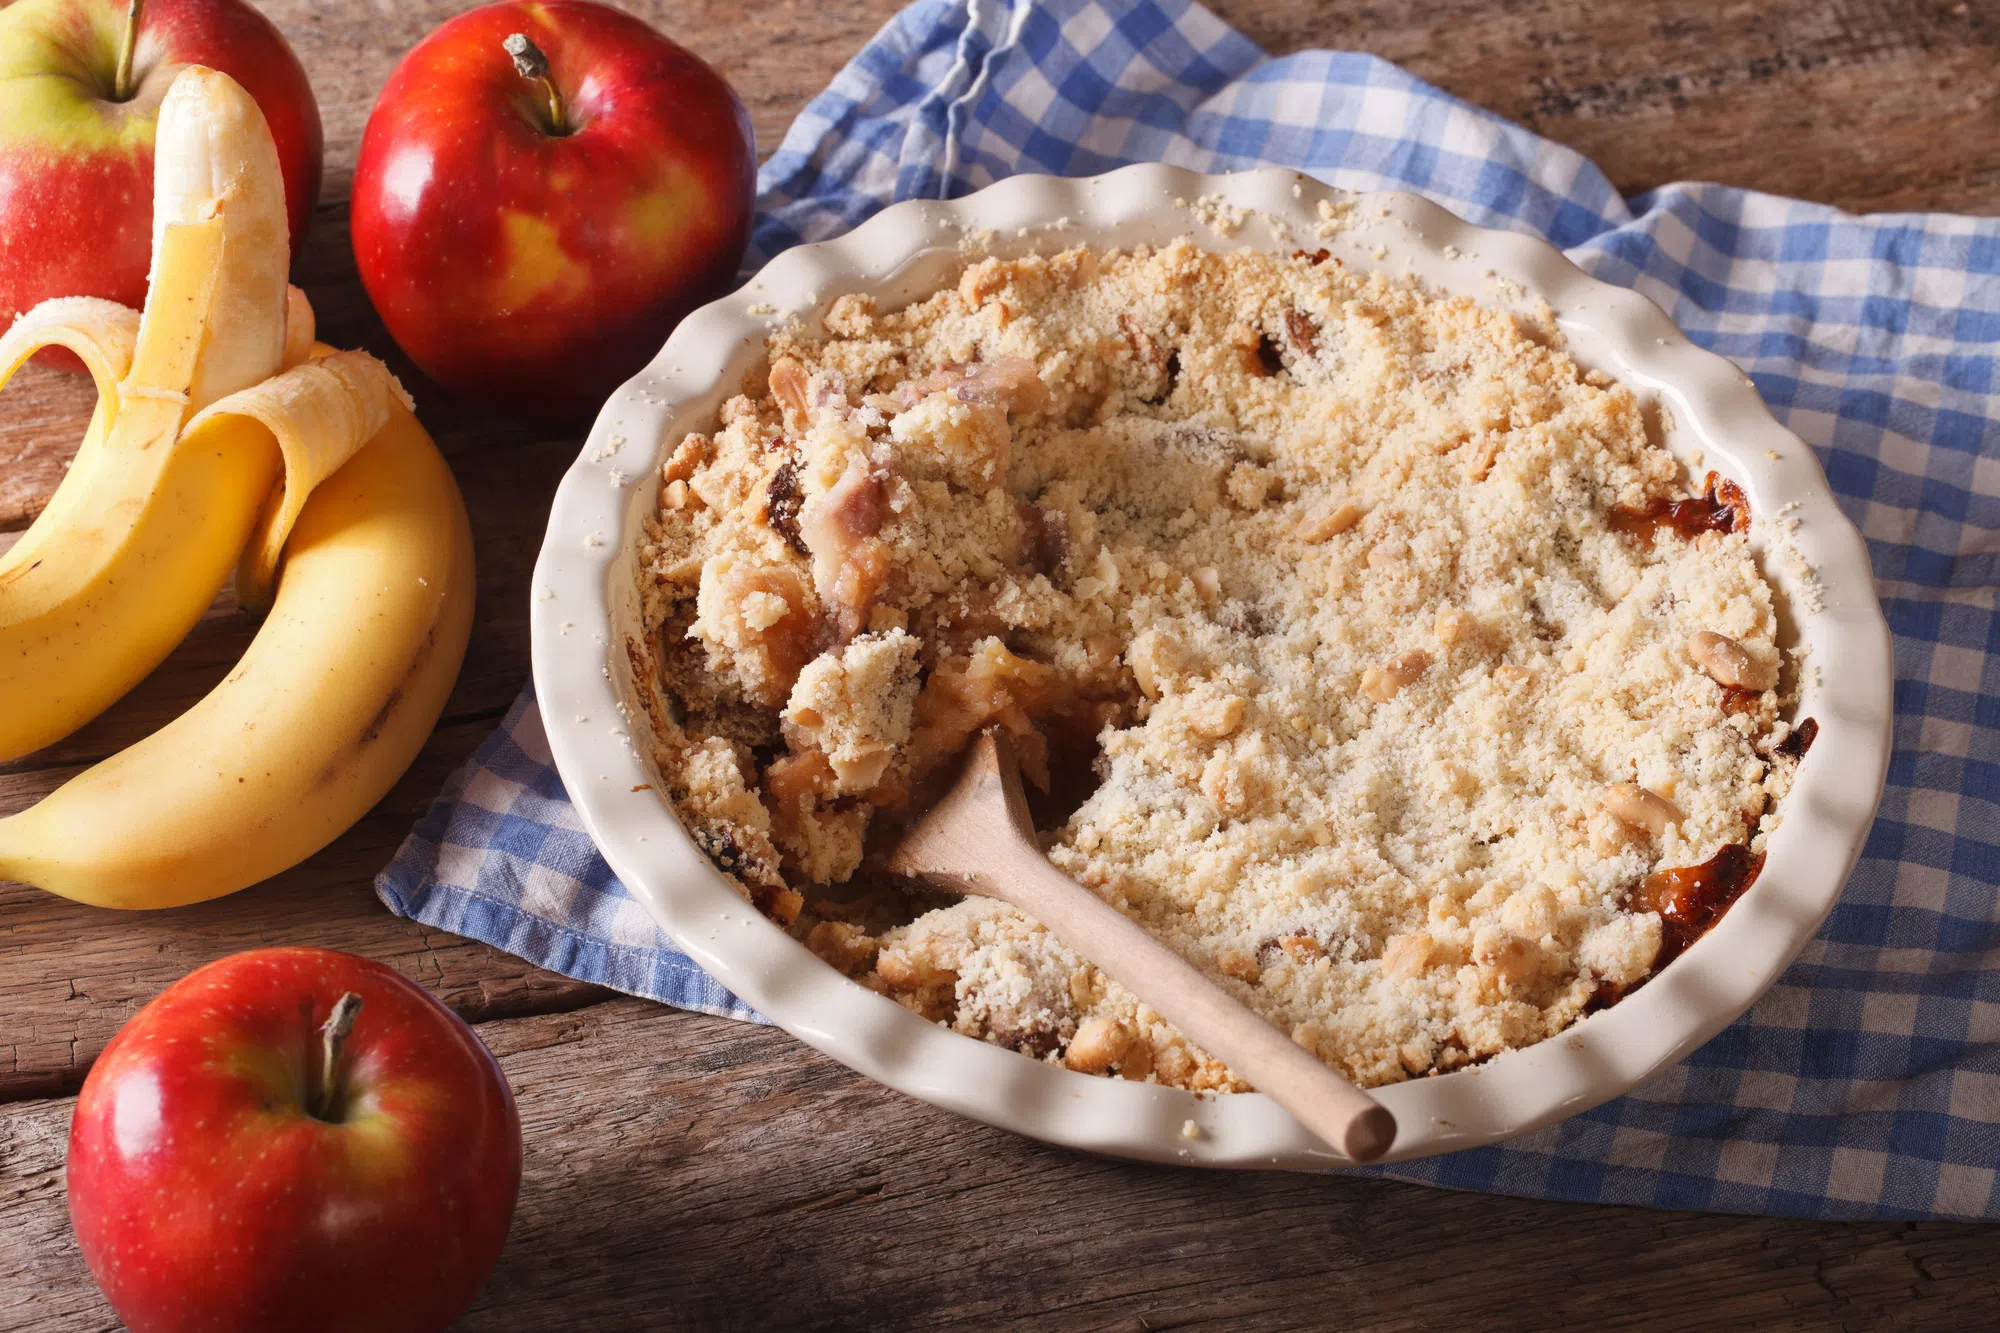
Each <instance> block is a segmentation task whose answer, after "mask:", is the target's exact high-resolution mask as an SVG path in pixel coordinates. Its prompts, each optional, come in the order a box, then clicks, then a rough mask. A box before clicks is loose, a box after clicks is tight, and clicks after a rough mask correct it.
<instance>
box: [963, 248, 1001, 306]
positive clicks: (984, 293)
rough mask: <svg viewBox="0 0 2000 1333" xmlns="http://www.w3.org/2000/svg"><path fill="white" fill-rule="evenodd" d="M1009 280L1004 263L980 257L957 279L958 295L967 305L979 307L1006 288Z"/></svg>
mask: <svg viewBox="0 0 2000 1333" xmlns="http://www.w3.org/2000/svg"><path fill="white" fill-rule="evenodd" d="M1009 280H1010V275H1009V271H1008V268H1007V266H1006V265H1004V264H1002V263H1001V261H999V260H998V259H982V260H980V261H979V262H978V263H977V264H974V265H973V266H972V267H971V268H968V269H966V270H965V272H964V273H963V274H962V275H960V277H959V279H958V295H959V299H961V300H963V301H964V302H965V303H966V304H967V305H969V306H971V307H973V308H974V309H977V308H979V307H980V306H983V305H985V304H986V303H987V301H989V300H991V299H992V298H993V297H995V296H998V295H999V294H1000V293H1001V292H1003V291H1005V290H1007V283H1008V282H1009Z"/></svg>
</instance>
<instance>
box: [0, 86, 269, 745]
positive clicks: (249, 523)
mask: <svg viewBox="0 0 2000 1333" xmlns="http://www.w3.org/2000/svg"><path fill="white" fill-rule="evenodd" d="M155 152H156V161H157V165H156V168H155V176H154V201H153V209H154V226H155V232H154V251H153V267H152V274H151V288H150V291H149V293H148V295H147V300H146V309H145V311H144V312H143V313H142V314H140V315H139V316H137V317H136V330H134V328H133V321H132V319H131V317H130V312H126V314H125V316H119V315H116V314H114V313H112V312H111V311H107V310H106V309H104V307H105V306H106V305H108V304H109V303H106V302H93V303H89V304H87V305H79V304H78V303H77V302H76V300H75V298H70V299H69V300H67V301H65V302H54V303H47V304H45V305H43V306H40V307H37V308H36V310H34V311H31V312H29V314H28V315H27V316H25V317H23V319H22V320H21V321H20V322H19V323H18V324H17V325H16V326H15V327H14V328H12V329H10V330H9V331H8V333H7V335H6V337H5V338H0V383H4V377H5V375H7V374H11V372H12V371H13V370H14V369H15V368H16V367H18V365H19V364H20V363H21V362H22V361H24V360H25V359H26V357H27V355H28V354H31V353H32V352H34V351H36V350H38V349H39V348H40V347H42V346H45V345H49V344H60V345H63V346H68V347H70V348H71V349H72V350H76V351H78V352H79V354H80V355H83V357H84V361H85V364H86V365H87V366H88V367H89V368H90V370H91V373H92V375H93V376H94V377H95V378H96V379H97V382H98V386H99V403H98V410H97V413H96V415H95V417H94V419H93V422H92V426H91V429H90V432H89V433H88V434H87V435H86V437H85V440H84V444H83V446H82V447H81V448H80V449H79V451H78V455H77V459H76V461H75V462H74V463H72V464H71V467H70V470H69V473H68V475H66V476H65V477H64V479H63V483H62V485H61V486H60V487H59V488H58V489H57V491H56V494H55V496H54V497H53V498H52V499H51V501H50V503H49V506H48V508H47V509H46V510H44V511H43V513H42V514H41V515H40V516H39V517H38V518H37V519H36V521H35V523H34V524H33V525H32V526H31V527H30V528H29V529H28V531H27V532H26V533H25V534H24V535H23V536H22V538H21V539H20V541H19V542H18V543H16V545H15V546H14V547H13V548H12V549H11V550H9V551H7V552H6V553H5V554H4V555H0V700H5V701H6V707H5V708H4V709H0V762H4V761H6V760H9V759H14V758H18V757H19V756H21V755H23V754H26V753H28V752H29V751H31V750H35V749H39V748H40V747H42V746H44V745H47V744H49V743H50V742H52V741H55V740H58V739H60V738H61V737H63V736H66V735H68V734H69V733H70V732H72V731H74V730H75V729H76V728H77V727H79V726H82V725H83V724H84V723H85V722H87V721H89V720H90V719H91V718H93V717H95V716H97V714H98V713H100V712H102V711H103V710H104V709H105V708H107V707H109V706H110V705H111V704H112V703H113V702H115V701H116V700H117V699H118V698H120V697H121V696H122V695H124V694H125V692H126V691H127V690H129V689H131V688H132V686H133V685H135V684H137V683H138V682H139V681H140V680H141V679H142V678H143V677H144V676H145V675H146V674H147V673H148V672H150V671H151V670H152V669H153V668H154V667H155V666H157V665H159V663H160V661H161V660H162V659H163V658H165V657H166V655H167V654H168V653H169V652H171V651H172V650H173V647H174V645H175V644H177V643H179V642H180V641H181V639H182V638H184V637H185V636H186V634H187V632H188V630H189V629H191V628H192V627H193V626H194V623H195V622H196V621H197V620H199V619H200V618H201V616H202V613H203V612H204V611H206V610H207V609H208V606H209V603H210V602H211V601H212V600H213V599H214V596H215V593H216V591H217V590H218V589H219V588H220V587H221V586H222V584H223V582H224V581H225V580H226V579H227V578H228V576H229V571H230V568H231V567H232V566H233V565H235V563H236V560H237V556H238V554H239V553H240V552H241V551H242V550H243V547H244V545H245V543H246V542H247V541H248V540H249V538H250V535H251V533H252V531H253V530H254V527H255V525H256V523H257V522H258V517H259V514H260V513H261V512H262V511H263V510H264V509H265V507H266V503H267V501H268V499H269V497H270V495H271V492H272V490H273V488H274V487H275V486H276V485H277V484H278V480H279V476H280V459H279V456H278V455H277V454H276V453H274V452H273V451H272V450H271V449H270V447H269V443H268V441H259V440H255V439H254V437H252V436H248V435H242V434H237V435H232V436H229V437H227V439H226V440H224V441H223V442H222V443H223V444H224V445H226V444H234V443H237V442H242V441H248V442H249V444H250V445H251V446H252V447H248V448H228V447H222V445H217V446H215V447H199V448H190V447H187V445H186V441H185V440H184V439H183V436H182V428H183V426H184V425H185V424H186V423H187V420H188V418H189V417H190V416H191V415H192V414H193V413H195V412H197V411H199V410H200V409H201V408H203V407H205V406H206V405H208V404H209V403H210V402H213V401H214V400H216V399H218V398H221V397H224V396H226V395H228V394H231V393H234V392H236V391H238V390H241V389H245V388H249V387H251V386H253V385H256V384H259V383H261V382H263V381H265V380H267V379H269V378H270V377H271V376H272V375H274V374H275V373H277V371H278V369H279V367H280V366H281V365H282V364H283V361H284V357H285V352H286V323H287V306H288V303H289V302H290V300H291V298H290V295H289V292H288V289H287V286H286V283H285V263H286V255H287V254H288V250H287V242H286V239H285V238H286V222H285V201H284V188H283V181H282V177H281V175H280V174H279V170H278V162H277V150H276V148H275V147H274V146H273V144H272V141H271V134H270V130H269V129H268V128H267V127H266V126H265V124H264V118H263V114H262V113H261V112H260V111H259V110H258V109H257V104H256V102H255V101H253V100H252V99H251V98H250V96H249V94H247V93H245V92H244V91H243V89H242V88H241V87H239V86H238V85H237V84H236V83H235V82H234V81H233V80H231V79H230V78H229V77H228V76H227V75H224V74H218V73H216V72H215V71H213V70H209V69H204V68H201V67H199V66H192V67H190V68H188V69H187V70H185V71H183V72H182V73H181V74H180V75H179V76H178V77H177V78H176V79H175V81H174V84H173V86H172V87H171V88H170V89H169V90H168V92H167V96H166V99H165V100H164V102H163V103H162V105H161V108H160V122H159V129H158V133H157V139H156V150H155ZM52 307H54V308H52ZM121 360H122V362H124V363H125V367H124V370H123V373H122V374H120V375H117V377H116V379H115V383H110V381H112V379H113V376H114V374H115V373H116V372H117V371H118V369H119V367H120V364H121Z"/></svg>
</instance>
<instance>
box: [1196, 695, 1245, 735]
mask: <svg viewBox="0 0 2000 1333" xmlns="http://www.w3.org/2000/svg"><path fill="white" fill-rule="evenodd" d="M1243 707H1244V705H1243V700H1242V699H1241V698H1240V697H1238V696H1237V695H1233V694H1231V695H1226V696H1223V697H1220V698H1209V699H1205V700H1203V701H1202V702H1201V703H1200V704H1198V705H1197V706H1196V707H1195V708H1194V709H1193V710H1192V711H1191V712H1190V713H1189V716H1188V725H1189V726H1191V727H1193V728H1194V731H1195V734H1197V735H1200V736H1206V737H1207V738H1208V739H1210V740H1212V741H1219V740H1221V739H1222V738H1223V737H1225V736H1233V735H1235V734H1236V729H1237V728H1238V727H1241V726H1242V725H1243Z"/></svg>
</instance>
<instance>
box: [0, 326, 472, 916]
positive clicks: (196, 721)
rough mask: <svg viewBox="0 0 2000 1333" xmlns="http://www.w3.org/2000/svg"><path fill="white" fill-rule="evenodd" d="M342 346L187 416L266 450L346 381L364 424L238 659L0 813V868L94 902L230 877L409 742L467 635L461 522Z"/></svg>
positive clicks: (314, 822)
mask: <svg viewBox="0 0 2000 1333" xmlns="http://www.w3.org/2000/svg"><path fill="white" fill-rule="evenodd" d="M340 358H345V359H340ZM340 358H335V357H328V358H325V359H324V360H322V361H320V362H316V363H313V364H310V365H306V366H301V367H299V368H297V369H295V370H292V371H288V372H286V374H285V375H283V376H280V377H279V378H278V379H276V380H273V381H271V382H270V383H269V384H266V385H263V386H261V387H260V388H259V389H257V390H252V391H251V392H250V394H248V395H239V396H238V397H237V398H232V399H225V400H224V401H223V402H221V403H218V404H217V405H216V406H215V407H214V408H212V409H210V412H209V413H207V414H204V416H203V417H202V418H198V419H197V420H196V421H195V422H194V423H192V424H191V425H190V427H189V432H188V434H189V437H190V442H195V443H203V442H207V443H208V444H213V443H214V441H215V438H216V437H218V436H220V435H243V436H257V435H260V434H261V435H262V436H264V438H265V447H266V448H267V449H268V448H269V447H270V437H271V436H273V435H276V434H278V433H279V432H280V431H282V430H283V429H285V428H286V427H285V425H284V422H285V421H286V418H287V414H288V413H289V414H290V416H291V417H292V418H295V419H297V420H314V421H321V420H324V419H325V415H324V413H325V412H326V411H327V410H328V404H330V403H332V402H334V401H335V400H336V399H338V398H341V397H343V396H344V397H345V399H346V401H347V402H348V403H349V405H350V409H349V422H350V424H349V427H348V429H349V430H350V431H361V430H366V431H367V432H368V433H369V437H370V438H369V439H368V443H367V444H366V445H365V447H363V448H361V450H360V451H359V452H358V453H356V454H354V456H353V457H352V459H351V460H349V461H348V462H347V463H346V464H345V465H344V466H342V467H341V468H340V469H339V470H338V471H336V472H335V473H334V474H333V475H332V476H331V477H329V478H328V479H327V480H325V481H324V482H323V483H321V484H320V485H319V486H318V487H317V488H316V489H314V490H313V492H312V494H311V495H310V497H309V498H307V499H306V500H305V502H304V503H303V505H302V506H301V507H300V509H299V513H298V517H297V522H296V524H295V525H293V526H292V528H291V531H290V536H289V540H288V541H286V542H285V544H284V560H283V565H282V569H281V570H280V572H279V574H278V577H277V587H276V596H275V600H274V601H273V604H272V606H271V610H270V614H269V615H268V616H267V617H266V619H265V621H264V623H263V625H262V626H261V627H260V628H259V630H258V632H257V636H256V638H255V639H254V640H252V642H251V644H250V648H249V650H248V651H247V652H246V653H245V654H244V656H243V660H242V661H241V662H240V663H239V664H238V665H237V667H236V669H235V670H234V671H232V672H231V673H230V674H229V676H228V677H227V678H226V679H225V680H224V681H223V682H222V683H221V684H220V685H218V686H217V687H216V688H215V690H214V691H213V692H211V693H210V694H209V695H208V696H207V697H206V698H205V699H203V700H202V701H201V702H200V703H198V704H196V705H195V706H194V707H193V708H192V709H190V710H189V711H188V712H187V713H185V714H183V715H182V716H181V717H180V718H178V719H176V720H175V721H173V722H171V723H169V724H167V725H166V726H165V727H163V728H162V729H161V730H159V731H158V732H156V733H154V734H153V735H152V736H149V737H147V738H146V739H145V740H143V741H140V742H139V743H138V744H136V745H134V746H132V747H131V748H130V749H128V750H125V751H124V752H122V753H120V754H117V755H114V756H113V757H112V758H110V759H107V760H105V761H104V762H103V763H101V764H98V765H97V766H96V767H94V768H91V769H88V770H86V771H85V772H83V773H81V774H79V775H78V776H76V777H75V778H73V779H71V780H70V781H69V782H68V783H66V784H64V785H63V786H62V787H60V788H58V789H57V790H56V791H55V792H53V793H51V794H50V795H49V796H48V797H47V798H46V799H44V800H43V801H42V802H41V803H40V804H39V805H36V806H33V807H31V808H30V809H28V810H25V811H23V812H22V813H20V814H18V815H14V816H12V817H11V818H8V819H0V879H4V878H8V877H12V878H15V879H20V880H24V881H26V882H28V883H31V884H37V885H40V886H41V887H42V888H45V889H48V890H50V891H51V892H54V893H58V894H61V895H62V896H64V897H67V898H73V899H76V900H77V901H79V902H85V903H91V904H95V905H97V906H103V907H126V908H133V907H174V906H179V905H181V904H184V903H191V902H199V901H202V900H204V899H207V898H213V897H218V896H220V895H222V894H225V893H231V892H234V891H235V890H237V889H240V888H243V887H245V886H246V885H249V884H253V883H256V882H257V881H258V880H261V879H264V878H266V877H267V876H270V875H274V874H276V873H278V872H279V871H281V870H283V869H285V868H287V867H289V866H291V865H294V864H296V863H297V862H299V861H301V860H303V859H304V858H305V857H307V856H310V855H311V854H312V853H313V852H315V851H317V850H319V849H320V848H321V847H323V846H325V845H326V844H327V843H328V842H330V841H332V840H333V839H334V838H335V837H337V836H339V834H340V833H341V832H342V831H344V830H345V829H346V828H347V827H348V826H349V825H351V824H353V823H354V821H355V820H357V819H359V818H360V817H361V816H362V815H363V814H365V813H366V812H367V811H368V809H369V808H370V807H371V806H373V805H374V804H375V802H376V801H378V800H380V799H381V797H382V796H383V795H384V794H385V793H386V792H387V791H388V790H389V788H390V786H392V785H393V784H394V783H395V781H396V779H397V778H398V777H400V776H401V775H402V773H403V771H404V770H405V769H406V768H407V767H408V766H409V764H410V761H411V760H412V759H414V758H415V756H416V754H417V751H418V750H419V749H420V748H422V746H423V743H424V741H425V739H426V738H427V737H428V736H429V735H430V732H431V728H432V727H433V726H434V725H435V724H436V722H437V719H438V715H439V714H440V713H441V712H442V711H443V708H444V704H445V700H446V698H447V696H449V694H450V693H451V688H452V684H453V682H454V681H455V680H456V679H457V676H458V668H459V665H460V663H461V661H462V660H463V658H464V655H465V647H466V642H467V639H468V637H469V636H470V633H471V627H472V606H473V563H472V535H471V529H470V526H469V525H468V523H467V521H466V513H465V504H464V501H463V500H462V499H461V498H460V496H459V492H458V487H457V484H456V483H455V482H454V481H453V479H452V475H451V470H450V468H449V467H448V466H447V465H446V463H445V461H444V459H443V457H442V456H441V455H440V454H439V453H438V450H437V447H436V445H434V444H433V443H432V442H431V439H430V437H429V436H428V435H426V434H425V433H424V430H423V428H422V427H421V426H420V425H418V424H417V421H416V419H415V418H414V417H413V416H411V415H410V412H409V410H408V408H407V407H406V406H405V405H404V404H403V402H402V401H400V397H399V391H398V390H397V389H396V388H395V385H394V381H393V379H391V378H390V377H389V375H388V372H387V370H385V369H383V368H382V366H381V365H380V363H379V362H375V361H374V360H373V358H370V357H366V356H365V354H362V353H343V354H340ZM328 362H333V363H334V364H332V365H328ZM314 371H319V372H320V375H321V376H322V378H316V379H314V380H313V381H312V382H311V383H305V382H303V381H293V382H292V383H290V384H287V383H286V381H288V380H292V378H293V377H294V376H304V375H308V374H309V373H310V372H314ZM357 384H358V385H360V386H361V387H360V389H359V390H358V391H355V390H354V389H353V386H354V385H357ZM336 386H338V387H336ZM266 391H270V392H266ZM378 414H379V416H380V418H381V419H382V420H385V421H386V424H385V425H381V426H380V427H379V429H378V428H377V427H376V425H375V421H376V418H377V416H378ZM274 426H275V428H274Z"/></svg>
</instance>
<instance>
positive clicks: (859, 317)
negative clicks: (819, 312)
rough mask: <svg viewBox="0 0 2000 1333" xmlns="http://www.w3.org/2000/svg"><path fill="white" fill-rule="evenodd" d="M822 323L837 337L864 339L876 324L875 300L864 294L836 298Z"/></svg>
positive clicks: (848, 294) (828, 308) (854, 293)
mask: <svg viewBox="0 0 2000 1333" xmlns="http://www.w3.org/2000/svg"><path fill="white" fill-rule="evenodd" d="M821 322H822V323H823V324H825V325H826V331H827V332H828V333H831V334H833V335H834V336H835V337H839V338H864V337H866V336H867V335H868V332H869V329H870V326H871V325H873V324H874V322H875V298H874V297H872V296H868V295H866V294H864V293H862V292H849V293H847V294H846V295H845V296H840V297H836V298H834V302H833V304H832V305H830V306H828V307H827V308H826V317H825V318H824V319H823V320H822V321H821Z"/></svg>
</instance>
